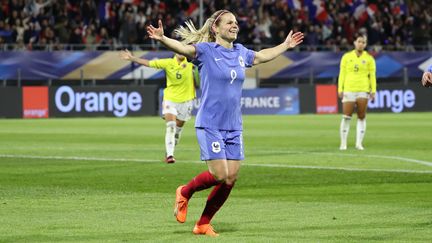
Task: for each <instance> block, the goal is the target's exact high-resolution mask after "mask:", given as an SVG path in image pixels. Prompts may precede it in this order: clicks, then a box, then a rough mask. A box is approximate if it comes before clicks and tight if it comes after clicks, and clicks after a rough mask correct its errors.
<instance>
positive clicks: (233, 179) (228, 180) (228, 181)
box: [225, 176, 237, 185]
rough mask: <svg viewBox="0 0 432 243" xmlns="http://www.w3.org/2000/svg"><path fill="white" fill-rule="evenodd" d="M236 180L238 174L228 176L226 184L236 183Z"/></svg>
mask: <svg viewBox="0 0 432 243" xmlns="http://www.w3.org/2000/svg"><path fill="white" fill-rule="evenodd" d="M236 181H237V176H235V177H228V178H227V179H226V180H225V184H227V185H234V184H235V182H236Z"/></svg>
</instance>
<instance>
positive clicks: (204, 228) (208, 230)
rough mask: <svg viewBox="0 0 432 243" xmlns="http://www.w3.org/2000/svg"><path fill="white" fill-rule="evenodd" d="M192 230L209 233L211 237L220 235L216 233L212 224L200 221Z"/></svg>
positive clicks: (204, 233) (198, 232)
mask: <svg viewBox="0 0 432 243" xmlns="http://www.w3.org/2000/svg"><path fill="white" fill-rule="evenodd" d="M192 232H193V233H194V234H196V235H208V236H211V237H217V236H219V234H218V233H216V231H215V230H214V229H213V226H211V224H202V225H198V223H196V224H195V227H194V229H193V231H192Z"/></svg>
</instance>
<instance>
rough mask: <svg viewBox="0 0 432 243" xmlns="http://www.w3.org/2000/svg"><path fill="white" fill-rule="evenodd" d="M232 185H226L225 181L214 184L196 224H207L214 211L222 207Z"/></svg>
mask: <svg viewBox="0 0 432 243" xmlns="http://www.w3.org/2000/svg"><path fill="white" fill-rule="evenodd" d="M233 187H234V184H233V185H227V184H225V183H222V184H219V185H217V186H215V188H214V189H213V190H212V192H211V193H210V195H209V196H208V198H207V203H206V206H205V208H204V211H203V213H202V215H201V218H200V219H199V221H198V223H197V224H198V225H202V224H209V223H210V221H211V219H212V218H213V216H214V215H215V214H216V212H217V211H218V210H219V209H220V208H221V207H222V205H223V204H224V203H225V201H226V200H227V198H228V196H229V194H230V192H231V189H232V188H233Z"/></svg>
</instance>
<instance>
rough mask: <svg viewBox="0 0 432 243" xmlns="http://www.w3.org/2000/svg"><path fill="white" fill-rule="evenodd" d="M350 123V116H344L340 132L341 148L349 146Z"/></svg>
mask: <svg viewBox="0 0 432 243" xmlns="http://www.w3.org/2000/svg"><path fill="white" fill-rule="evenodd" d="M350 121H351V117H350V116H346V115H343V116H342V121H341V124H340V130H339V132H340V139H341V146H344V147H346V146H347V138H348V133H349V129H350Z"/></svg>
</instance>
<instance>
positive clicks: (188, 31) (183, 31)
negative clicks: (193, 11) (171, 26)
mask: <svg viewBox="0 0 432 243" xmlns="http://www.w3.org/2000/svg"><path fill="white" fill-rule="evenodd" d="M224 13H230V12H229V11H227V10H219V11H216V12H214V13H213V14H212V16H210V18H208V19H207V20H206V22H205V23H204V25H203V26H202V27H201V29H199V30H197V29H196V28H195V25H194V24H193V22H192V21H191V20H189V21H186V23H185V24H186V27H184V26H180V27H179V28H177V29H175V30H174V33H175V34H176V35H178V36H179V37H180V38H181V39H182V40H181V42H182V43H184V44H196V43H200V42H214V41H216V38H215V36H214V34H213V31H212V26H213V25H214V24H217V23H218V22H219V20H220V16H221V15H223V14H224Z"/></svg>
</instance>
